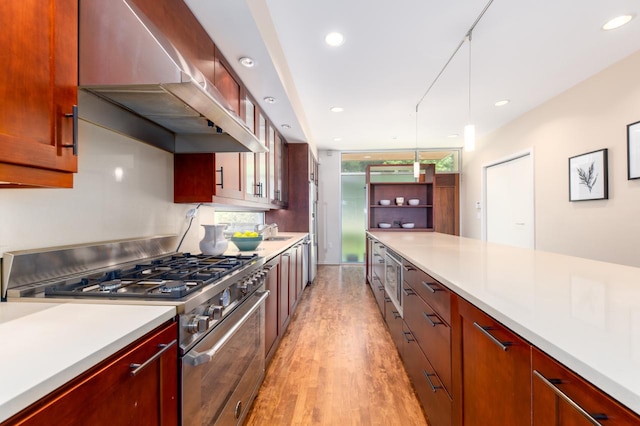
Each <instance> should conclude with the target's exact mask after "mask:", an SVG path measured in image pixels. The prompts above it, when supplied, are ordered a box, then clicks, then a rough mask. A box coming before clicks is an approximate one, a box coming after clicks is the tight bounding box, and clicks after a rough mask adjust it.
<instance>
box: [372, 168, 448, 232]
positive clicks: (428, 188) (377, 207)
mask: <svg viewBox="0 0 640 426" xmlns="http://www.w3.org/2000/svg"><path fill="white" fill-rule="evenodd" d="M399 167H406V166H397V165H393V166H389V165H370V166H367V222H368V229H369V230H377V231H433V230H434V204H433V203H434V175H435V166H434V165H433V164H423V165H422V170H423V173H422V174H421V177H420V179H421V180H420V181H418V182H394V181H391V179H392V176H393V174H391V175H389V176H386V175H385V173H386V174H388V171H387V169H389V170H391V169H394V170H395V169H397V168H399ZM412 170H413V168H412ZM398 197H403V198H404V201H403V202H402V204H400V205H398V204H396V198H398ZM410 199H417V200H418V204H417V205H409V204H408V203H409V200H410ZM381 200H389V201H390V204H389V205H381V204H380V201H381ZM381 223H384V224H389V225H390V227H388V228H383V227H381V226H380V224H381ZM405 223H412V224H413V228H410V229H409V228H403V227H402V226H401V225H402V224H405ZM383 226H384V225H383Z"/></svg>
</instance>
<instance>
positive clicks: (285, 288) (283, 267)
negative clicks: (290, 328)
mask: <svg viewBox="0 0 640 426" xmlns="http://www.w3.org/2000/svg"><path fill="white" fill-rule="evenodd" d="M290 270H291V250H290V249H289V250H285V251H284V252H283V253H282V254H281V255H280V280H279V282H278V299H279V302H278V303H279V306H278V333H279V334H282V333H284V330H285V329H286V328H287V325H288V324H289V297H291V296H290V294H289V288H290V287H289V280H291V279H292V278H291V277H290Z"/></svg>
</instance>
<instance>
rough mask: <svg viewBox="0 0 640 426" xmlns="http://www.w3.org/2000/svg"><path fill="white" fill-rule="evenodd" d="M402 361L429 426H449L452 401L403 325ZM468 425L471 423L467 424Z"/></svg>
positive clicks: (408, 330) (483, 423) (488, 422)
mask: <svg viewBox="0 0 640 426" xmlns="http://www.w3.org/2000/svg"><path fill="white" fill-rule="evenodd" d="M403 334H404V342H403V361H404V365H405V368H406V370H407V374H408V375H409V378H410V379H411V383H413V387H414V389H415V391H416V394H417V395H418V399H420V403H421V404H422V407H423V408H424V412H425V415H426V417H427V420H428V421H429V426H451V425H452V424H453V420H452V419H453V416H452V412H453V400H452V398H451V395H450V394H449V393H448V392H447V390H446V389H445V387H444V385H443V384H442V382H441V381H440V378H439V377H438V375H437V374H436V372H435V369H434V368H433V367H432V366H431V363H429V360H428V359H427V357H426V356H425V355H424V353H423V352H422V350H421V349H420V346H419V345H418V343H417V341H416V340H415V338H414V336H413V334H412V332H411V330H410V329H409V328H408V327H407V325H406V324H404V329H403ZM469 424H470V425H471V424H472V423H469ZM489 424H496V425H497V424H505V425H506V424H508V423H501V422H499V421H498V422H490V421H486V422H480V423H475V425H489Z"/></svg>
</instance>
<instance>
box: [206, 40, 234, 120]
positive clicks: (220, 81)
mask: <svg viewBox="0 0 640 426" xmlns="http://www.w3.org/2000/svg"><path fill="white" fill-rule="evenodd" d="M215 57H216V59H215V64H214V77H213V84H214V85H215V86H216V88H217V89H218V91H219V92H220V94H221V95H222V96H223V97H224V98H225V99H226V101H227V102H228V103H229V106H231V109H232V110H233V111H234V112H235V113H236V114H237V115H238V117H240V116H241V115H240V114H241V109H240V99H241V96H240V93H241V86H240V83H238V81H239V80H236V79H235V78H234V75H233V74H232V71H231V67H230V66H229V65H228V64H227V61H226V60H225V59H224V57H223V56H222V53H221V52H220V51H219V50H218V48H217V47H216V53H215Z"/></svg>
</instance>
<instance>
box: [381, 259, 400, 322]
mask: <svg viewBox="0 0 640 426" xmlns="http://www.w3.org/2000/svg"><path fill="white" fill-rule="evenodd" d="M384 264H385V275H384V287H385V290H386V291H387V296H389V298H390V299H391V302H392V303H393V304H394V305H395V307H396V309H397V310H398V312H399V313H400V315H402V258H401V257H400V256H399V255H398V254H396V253H394V252H393V251H391V250H389V249H387V251H386V254H385V257H384Z"/></svg>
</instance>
